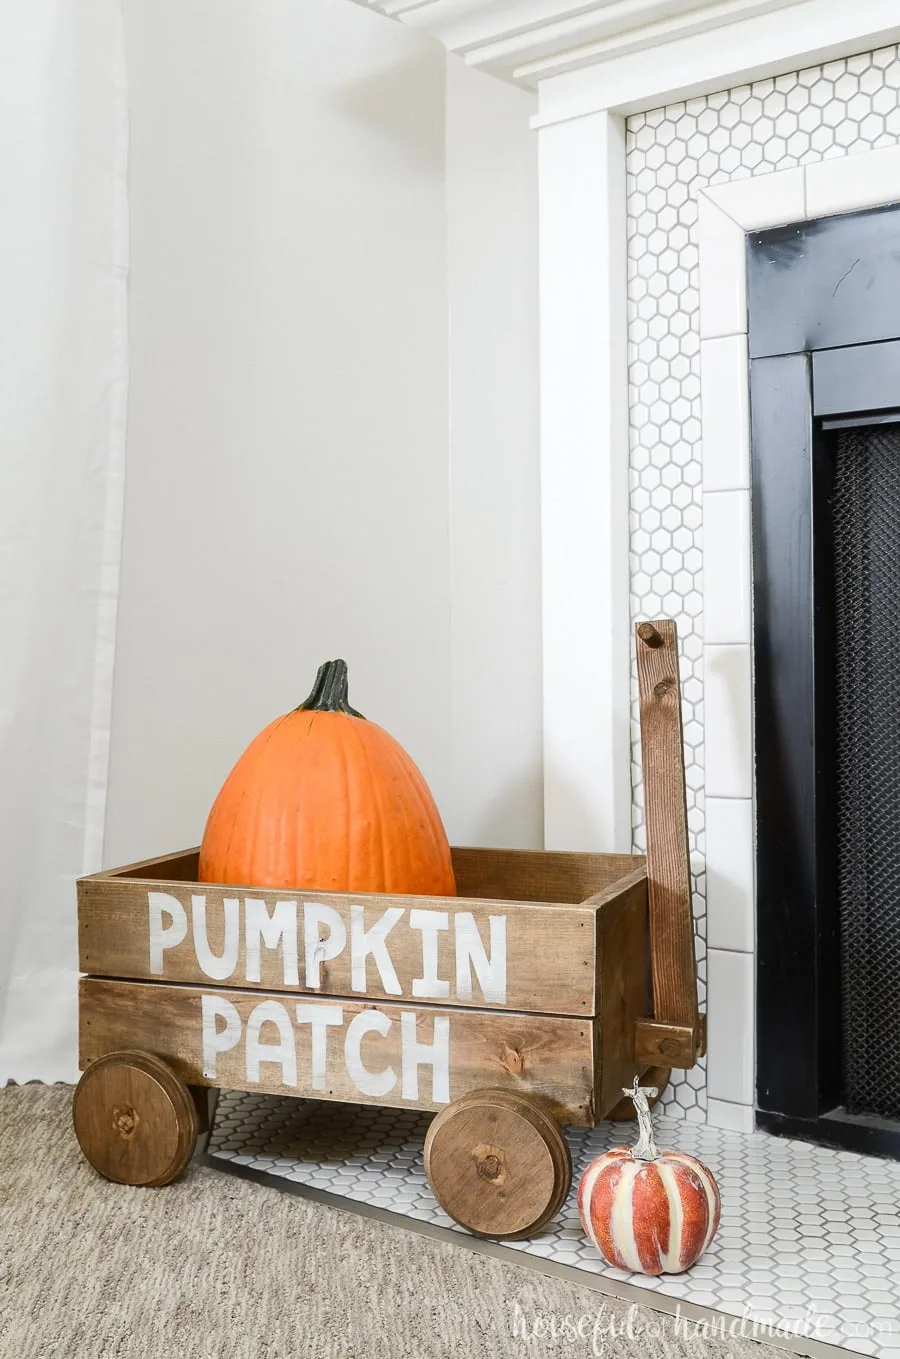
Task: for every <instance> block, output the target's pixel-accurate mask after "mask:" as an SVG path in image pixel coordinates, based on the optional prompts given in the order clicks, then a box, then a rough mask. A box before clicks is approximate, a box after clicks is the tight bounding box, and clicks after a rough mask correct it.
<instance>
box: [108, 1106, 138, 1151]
mask: <svg viewBox="0 0 900 1359" xmlns="http://www.w3.org/2000/svg"><path fill="white" fill-rule="evenodd" d="M140 1121H141V1120H140V1118H139V1117H138V1113H137V1110H136V1109H133V1108H132V1107H131V1105H130V1104H126V1105H125V1106H124V1107H123V1108H120V1107H119V1106H118V1105H117V1106H116V1108H115V1109H113V1117H112V1122H113V1128H114V1129H115V1130H116V1132H117V1133H118V1134H119V1136H120V1137H121V1138H123V1139H124V1140H125V1141H126V1142H127V1141H129V1139H130V1138H132V1137H134V1134H135V1133H136V1132H137V1125H138V1124H139V1123H140Z"/></svg>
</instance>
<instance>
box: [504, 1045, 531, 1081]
mask: <svg viewBox="0 0 900 1359" xmlns="http://www.w3.org/2000/svg"><path fill="white" fill-rule="evenodd" d="M500 1065H501V1066H505V1067H506V1069H507V1071H508V1072H509V1074H510V1075H511V1076H521V1074H522V1072H523V1071H524V1070H525V1058H524V1057H523V1056H522V1054H521V1052H517V1051H516V1049H515V1048H510V1047H505V1048H504V1049H503V1056H502V1057H501V1058H500Z"/></svg>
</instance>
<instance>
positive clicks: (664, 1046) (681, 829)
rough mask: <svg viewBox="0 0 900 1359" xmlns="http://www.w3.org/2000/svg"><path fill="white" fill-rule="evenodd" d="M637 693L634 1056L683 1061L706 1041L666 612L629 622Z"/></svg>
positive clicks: (674, 653) (674, 652) (690, 1061)
mask: <svg viewBox="0 0 900 1359" xmlns="http://www.w3.org/2000/svg"><path fill="white" fill-rule="evenodd" d="M635 646H636V648H637V674H638V693H639V696H640V719H641V759H642V764H643V771H644V815H645V820H646V826H647V889H648V896H649V905H650V958H651V976H652V983H653V1019H652V1020H641V1021H639V1022H638V1026H637V1032H636V1034H635V1059H636V1060H637V1061H646V1062H648V1063H653V1064H659V1065H668V1066H677V1067H690V1066H693V1065H694V1062H695V1061H696V1059H697V1058H698V1057H700V1056H702V1055H703V1053H704V1051H705V1047H706V1033H705V1023H704V1020H705V1016H701V1015H700V1013H699V1011H698V1007H697V961H696V956H695V953H694V917H693V911H692V908H691V868H690V850H689V842H688V827H687V798H686V794H685V782H684V739H683V733H682V722H681V686H680V683H679V676H678V635H677V630H676V627H675V623H674V622H673V621H672V620H671V619H668V618H664V619H658V620H655V621H654V622H643V623H638V624H637V625H636V627H635Z"/></svg>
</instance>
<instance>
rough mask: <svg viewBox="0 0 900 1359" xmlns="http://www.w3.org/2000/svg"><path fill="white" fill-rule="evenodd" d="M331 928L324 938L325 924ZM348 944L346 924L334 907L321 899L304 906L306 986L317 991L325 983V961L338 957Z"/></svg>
mask: <svg viewBox="0 0 900 1359" xmlns="http://www.w3.org/2000/svg"><path fill="white" fill-rule="evenodd" d="M323 925H325V926H327V928H328V934H327V935H325V936H324V937H323V935H322V926H323ZM346 943H347V927H346V925H345V924H344V922H343V920H342V919H341V917H340V916H339V915H338V913H337V911H336V910H335V909H334V907H333V906H325V905H323V904H322V902H320V901H307V902H304V905H303V951H304V956H305V966H306V985H307V986H308V987H309V988H310V989H311V990H315V991H317V990H318V989H319V987H320V986H321V985H322V964H323V963H327V962H328V961H329V959H331V958H336V957H337V956H338V954H339V953H340V952H341V951H342V950H343V948H344V946H345V945H346Z"/></svg>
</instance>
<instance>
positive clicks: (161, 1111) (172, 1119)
mask: <svg viewBox="0 0 900 1359" xmlns="http://www.w3.org/2000/svg"><path fill="white" fill-rule="evenodd" d="M72 1120H73V1123H74V1125H75V1136H76V1137H77V1138H78V1145H79V1146H80V1147H81V1150H82V1151H83V1152H84V1155H85V1157H86V1158H87V1160H88V1161H89V1162H90V1164H91V1165H92V1166H93V1167H94V1169H95V1170H96V1171H97V1172H98V1173H99V1174H100V1175H103V1176H104V1177H105V1178H106V1179H107V1180H112V1181H113V1182H114V1183H116V1184H133V1185H145V1186H147V1187H148V1188H149V1187H151V1186H153V1187H159V1186H162V1185H164V1184H170V1183H171V1182H172V1180H174V1179H176V1178H177V1177H178V1176H179V1175H180V1174H181V1172H182V1170H183V1169H184V1167H185V1166H186V1165H187V1163H188V1161H189V1160H190V1158H191V1156H192V1154H193V1151H194V1147H195V1146H196V1143H197V1133H198V1131H199V1130H200V1122H199V1117H198V1111H197V1106H196V1104H195V1101H194V1098H193V1096H192V1094H191V1092H190V1091H188V1089H187V1088H186V1086H185V1084H184V1082H183V1081H181V1080H180V1079H179V1078H178V1076H177V1075H176V1074H175V1072H174V1071H172V1070H171V1069H170V1068H169V1067H168V1066H167V1065H166V1064H165V1062H162V1061H160V1060H159V1058H158V1057H154V1056H153V1055H152V1054H150V1053H147V1052H134V1051H118V1052H112V1053H106V1054H104V1055H103V1056H102V1057H101V1058H100V1059H99V1060H98V1061H96V1062H94V1063H92V1064H91V1066H90V1067H89V1068H88V1070H87V1071H85V1073H84V1075H83V1076H82V1078H81V1080H80V1081H79V1082H78V1087H77V1089H76V1091H75V1095H74V1098H73V1100H72Z"/></svg>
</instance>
